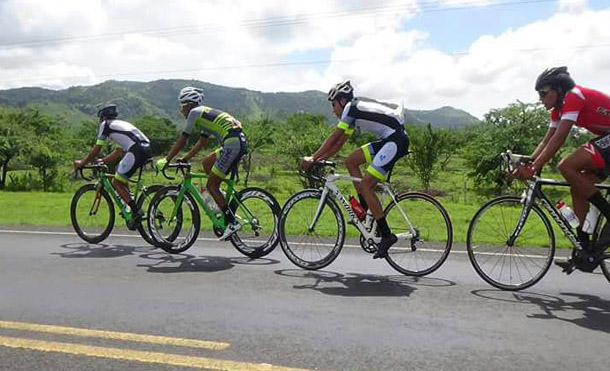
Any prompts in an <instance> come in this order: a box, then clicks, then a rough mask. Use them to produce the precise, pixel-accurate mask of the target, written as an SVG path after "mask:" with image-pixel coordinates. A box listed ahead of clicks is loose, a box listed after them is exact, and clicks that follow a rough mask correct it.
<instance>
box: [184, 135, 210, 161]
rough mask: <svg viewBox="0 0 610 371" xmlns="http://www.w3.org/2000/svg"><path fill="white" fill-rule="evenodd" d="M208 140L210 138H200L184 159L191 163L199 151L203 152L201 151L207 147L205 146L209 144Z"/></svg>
mask: <svg viewBox="0 0 610 371" xmlns="http://www.w3.org/2000/svg"><path fill="white" fill-rule="evenodd" d="M208 138H209V137H205V136H202V137H200V138H199V140H198V141H197V143H195V145H194V146H193V148H191V150H190V151H188V153H187V154H186V155H185V156H184V157H183V158H184V160H185V161H190V160H191V158H192V157H193V156H195V155H196V154H197V153H199V151H201V149H202V148H203V147H205V145H206V144H207V143H208Z"/></svg>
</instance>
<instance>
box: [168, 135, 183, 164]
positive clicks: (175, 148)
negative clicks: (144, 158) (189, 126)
mask: <svg viewBox="0 0 610 371" xmlns="http://www.w3.org/2000/svg"><path fill="white" fill-rule="evenodd" d="M187 139H188V134H185V133H181V134H180V136H179V137H178V139H177V140H176V143H174V145H173V146H172V149H171V150H170V151H169V154H168V155H167V156H165V158H166V159H167V162H170V161H171V160H172V158H174V157H176V155H177V154H178V153H179V152H180V150H182V148H183V147H184V145H185V144H186V140H187Z"/></svg>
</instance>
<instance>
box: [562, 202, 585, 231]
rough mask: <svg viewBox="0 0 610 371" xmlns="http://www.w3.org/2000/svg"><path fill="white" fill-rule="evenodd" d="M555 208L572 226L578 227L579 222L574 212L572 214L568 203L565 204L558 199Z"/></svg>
mask: <svg viewBox="0 0 610 371" xmlns="http://www.w3.org/2000/svg"><path fill="white" fill-rule="evenodd" d="M557 209H558V210H559V212H560V213H561V215H562V216H563V217H564V219H565V220H566V221H567V222H568V224H570V226H571V227H572V228H576V227H578V225H579V224H580V223H579V222H578V218H577V217H576V214H574V211H572V209H570V208H569V207H568V205H566V204H565V203H564V202H563V201H559V202H558V203H557Z"/></svg>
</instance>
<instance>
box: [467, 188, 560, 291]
mask: <svg viewBox="0 0 610 371" xmlns="http://www.w3.org/2000/svg"><path fill="white" fill-rule="evenodd" d="M522 210H523V204H522V203H521V198H519V197H514V196H505V197H499V198H496V199H493V200H491V201H489V202H488V203H486V204H485V205H483V206H482V207H481V208H480V209H479V210H478V211H477V212H476V214H475V215H474V217H473V218H472V220H471V222H470V226H469V227H468V235H467V240H466V249H467V250H468V257H469V258H470V262H471V263H472V265H473V267H474V269H475V270H476V271H477V273H478V274H479V276H481V278H483V279H484V280H485V281H486V282H487V283H489V284H490V285H492V286H494V287H497V288H499V289H503V290H512V291H515V290H522V289H525V288H527V287H530V286H532V285H534V284H535V283H536V282H538V281H539V280H540V279H541V278H542V277H543V276H544V275H545V274H546V272H547V271H548V270H549V267H550V266H551V263H552V262H553V256H554V255H555V235H554V233H553V228H552V227H551V224H550V222H549V220H548V218H547V217H546V216H545V215H544V214H543V213H542V210H541V209H540V207H539V206H538V205H535V204H534V205H532V209H531V211H530V213H529V216H528V217H527V219H526V220H525V222H524V225H523V228H522V230H521V232H520V233H519V235H518V236H517V238H516V239H515V241H514V242H512V243H509V242H510V241H509V238H510V236H511V234H512V233H513V231H514V230H515V227H516V226H517V224H518V223H519V220H520V218H521V213H522Z"/></svg>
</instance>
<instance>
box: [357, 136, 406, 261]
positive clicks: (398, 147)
mask: <svg viewBox="0 0 610 371" xmlns="http://www.w3.org/2000/svg"><path fill="white" fill-rule="evenodd" d="M407 149H408V140H407V139H406V136H405V137H402V136H396V137H390V138H388V139H386V140H384V141H383V143H382V146H381V148H380V149H379V150H378V151H376V153H375V157H374V158H373V161H372V163H371V165H369V167H368V168H367V174H366V175H365V176H364V178H363V181H362V186H361V189H362V194H363V196H364V198H365V200H366V201H367V202H368V203H369V207H370V208H371V212H372V213H373V217H374V218H375V220H376V221H377V228H378V231H379V234H380V235H381V242H380V243H379V246H378V249H377V253H376V254H375V255H374V256H373V258H383V257H385V256H386V255H387V252H388V249H389V248H390V247H391V246H392V245H393V244H394V243H396V241H397V238H396V235H394V234H393V233H392V231H391V230H390V227H389V226H388V222H387V221H386V219H385V216H384V215H383V209H382V206H381V203H380V202H379V199H378V198H377V195H376V194H375V186H376V185H377V182H378V181H385V180H386V179H387V176H388V174H389V173H390V171H391V170H392V168H393V167H394V164H395V163H396V161H398V160H399V159H400V158H401V157H403V156H404V155H405V154H406V153H407Z"/></svg>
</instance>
